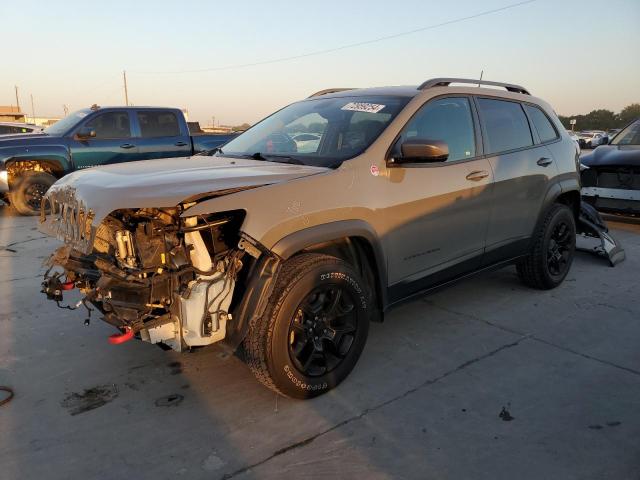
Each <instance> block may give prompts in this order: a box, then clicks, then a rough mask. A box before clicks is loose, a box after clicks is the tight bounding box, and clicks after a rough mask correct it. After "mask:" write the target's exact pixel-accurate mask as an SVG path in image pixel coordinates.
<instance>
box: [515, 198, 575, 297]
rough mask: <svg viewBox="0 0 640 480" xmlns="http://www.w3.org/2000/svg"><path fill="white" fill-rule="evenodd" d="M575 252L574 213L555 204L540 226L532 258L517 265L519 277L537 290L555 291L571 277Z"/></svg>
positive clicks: (565, 207)
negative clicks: (553, 289) (568, 275)
mask: <svg viewBox="0 0 640 480" xmlns="http://www.w3.org/2000/svg"><path fill="white" fill-rule="evenodd" d="M575 249H576V222H575V219H574V217H573V212H572V211H571V209H570V208H569V207H567V206H566V205H561V204H555V205H553V206H552V207H551V208H550V209H549V211H548V212H547V214H546V216H545V218H544V220H543V221H542V223H541V225H539V227H538V229H537V231H536V233H535V235H534V238H533V239H532V245H531V250H530V251H529V255H527V257H526V258H525V259H524V260H522V261H521V262H520V263H518V264H517V265H516V269H517V271H518V276H519V277H520V279H521V280H522V281H523V282H524V283H525V284H526V285H529V286H530V287H533V288H538V289H541V290H548V289H551V288H555V287H557V286H558V285H560V284H561V283H562V281H563V280H564V279H565V277H566V276H567V273H569V269H570V268H571V263H572V262H573V255H574V252H575Z"/></svg>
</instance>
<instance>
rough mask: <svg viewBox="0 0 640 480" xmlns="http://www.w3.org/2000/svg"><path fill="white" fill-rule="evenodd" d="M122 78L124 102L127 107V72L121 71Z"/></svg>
mask: <svg viewBox="0 0 640 480" xmlns="http://www.w3.org/2000/svg"><path fill="white" fill-rule="evenodd" d="M122 78H123V79H124V102H125V104H126V105H127V107H128V106H129V91H128V90H127V71H126V70H123V71H122Z"/></svg>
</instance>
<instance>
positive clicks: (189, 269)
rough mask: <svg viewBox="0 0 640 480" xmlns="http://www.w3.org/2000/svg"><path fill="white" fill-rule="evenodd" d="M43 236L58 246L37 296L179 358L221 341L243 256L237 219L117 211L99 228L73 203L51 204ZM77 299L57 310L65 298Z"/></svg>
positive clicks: (239, 215)
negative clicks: (77, 295)
mask: <svg viewBox="0 0 640 480" xmlns="http://www.w3.org/2000/svg"><path fill="white" fill-rule="evenodd" d="M49 201H52V202H53V203H54V204H55V205H52V208H51V211H52V213H51V215H49V216H48V217H47V218H46V219H45V218H43V219H42V220H43V222H44V225H43V227H42V228H43V230H45V231H52V232H54V233H55V234H56V235H57V236H59V237H60V236H62V237H63V238H64V239H65V245H64V246H62V247H60V248H59V249H58V250H56V251H55V252H54V253H53V255H52V256H51V257H50V258H49V260H48V263H49V267H50V268H49V270H48V271H47V273H46V274H45V277H44V280H43V284H42V286H43V292H44V293H45V294H46V295H47V297H48V298H50V299H52V300H54V301H56V302H57V304H58V306H60V307H62V308H72V309H73V308H77V307H79V306H81V305H84V306H85V307H86V308H87V309H88V310H89V313H90V312H91V311H92V310H93V309H92V308H91V306H90V305H92V306H94V307H95V308H96V309H97V310H98V311H100V312H101V313H102V315H103V317H104V320H105V321H106V322H108V323H110V324H112V325H114V326H115V327H117V328H118V329H119V330H120V332H121V335H115V336H113V337H112V339H111V341H112V343H120V342H121V341H123V340H127V339H129V338H131V337H133V336H136V337H138V338H140V339H142V340H145V341H147V342H150V343H155V344H160V345H163V346H168V347H170V348H172V349H174V350H177V351H182V350H184V349H185V348H190V347H197V346H204V345H209V344H212V343H215V342H218V341H220V340H223V339H224V338H225V336H226V327H227V322H228V321H230V320H231V313H230V311H231V308H232V307H233V305H232V302H233V300H234V291H235V287H236V282H237V280H238V277H239V274H240V272H241V269H242V268H243V256H244V254H245V250H243V248H242V246H241V244H242V239H241V238H240V233H239V228H240V225H241V223H242V220H243V218H244V212H243V211H232V212H224V213H219V214H211V215H200V216H192V217H186V218H185V217H181V216H180V215H181V214H182V213H183V212H184V207H183V206H178V207H175V208H158V209H156V208H142V209H128V210H117V211H115V212H113V213H112V214H110V215H109V216H107V217H106V218H105V219H104V220H103V221H102V223H100V225H99V226H97V227H94V226H92V224H91V220H90V219H91V216H92V214H91V212H90V211H87V210H86V208H84V206H83V205H80V204H77V203H76V202H74V200H73V195H71V194H68V195H67V196H66V197H65V198H62V197H60V198H55V197H54V198H51V197H49ZM73 288H77V289H78V290H79V291H80V292H81V294H82V295H83V298H82V300H80V301H79V302H78V303H77V304H76V305H75V307H74V306H66V307H65V306H63V305H62V304H61V302H62V300H63V294H64V291H65V290H70V289H73Z"/></svg>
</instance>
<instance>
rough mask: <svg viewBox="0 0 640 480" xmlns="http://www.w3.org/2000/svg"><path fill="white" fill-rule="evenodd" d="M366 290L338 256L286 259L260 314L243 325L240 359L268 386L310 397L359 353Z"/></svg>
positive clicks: (340, 375)
mask: <svg viewBox="0 0 640 480" xmlns="http://www.w3.org/2000/svg"><path fill="white" fill-rule="evenodd" d="M368 292H369V290H368V288H367V287H366V285H365V283H364V282H363V281H362V279H361V278H360V277H359V275H358V274H357V273H356V272H355V271H354V269H353V268H352V267H351V266H350V265H349V264H348V263H347V262H345V261H344V260H341V259H339V258H336V257H331V256H328V255H321V254H311V253H309V254H302V255H298V256H295V257H293V258H291V259H289V260H287V261H286V262H285V263H284V265H283V266H282V269H281V271H280V273H279V275H278V278H277V280H276V285H275V287H274V290H273V293H272V295H271V299H270V302H269V306H268V307H267V310H266V312H265V314H264V315H263V316H262V317H261V318H259V319H257V320H256V321H254V322H253V323H252V324H251V325H250V326H249V332H248V334H247V337H246V338H245V340H244V345H243V346H244V351H245V357H246V361H247V363H248V365H249V367H250V368H251V370H252V371H253V373H254V374H255V376H256V377H257V378H258V380H260V382H262V383H263V384H264V385H266V386H267V387H269V388H271V389H272V390H274V391H276V392H278V393H280V394H282V395H285V396H288V397H293V398H311V397H315V396H317V395H320V394H322V393H325V392H327V391H328V390H330V389H332V388H334V387H335V386H337V385H338V384H339V383H340V382H341V381H342V380H344V379H345V378H346V377H347V375H348V374H349V373H350V372H351V370H352V369H353V367H354V366H355V364H356V362H357V361H358V359H359V358H360V354H361V353H362V349H363V348H364V344H365V342H366V339H367V333H368V331H369V309H370V308H372V307H371V305H370V300H369V297H370V295H369V293H368Z"/></svg>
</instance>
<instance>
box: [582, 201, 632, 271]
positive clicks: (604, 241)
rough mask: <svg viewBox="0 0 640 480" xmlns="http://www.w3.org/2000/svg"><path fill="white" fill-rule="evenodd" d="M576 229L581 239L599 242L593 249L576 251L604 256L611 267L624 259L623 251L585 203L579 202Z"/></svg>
mask: <svg viewBox="0 0 640 480" xmlns="http://www.w3.org/2000/svg"><path fill="white" fill-rule="evenodd" d="M576 228H577V233H578V234H580V235H582V236H583V237H590V238H596V239H599V240H600V245H598V246H596V247H595V248H593V247H592V248H587V247H577V248H578V250H583V251H587V252H590V253H595V254H597V255H600V256H604V257H605V258H607V260H608V261H609V264H610V265H611V266H612V267H615V266H616V265H617V264H618V263H620V262H622V261H623V260H624V259H625V253H624V249H623V248H622V246H621V245H620V243H619V242H618V241H617V240H616V239H615V238H613V236H612V235H611V234H610V233H609V229H608V228H607V226H606V224H605V223H604V220H603V219H602V217H601V216H600V214H599V213H598V212H597V210H596V209H595V208H593V207H592V206H591V205H589V204H588V203H586V202H580V217H579V219H578V224H577V225H576Z"/></svg>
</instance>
